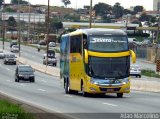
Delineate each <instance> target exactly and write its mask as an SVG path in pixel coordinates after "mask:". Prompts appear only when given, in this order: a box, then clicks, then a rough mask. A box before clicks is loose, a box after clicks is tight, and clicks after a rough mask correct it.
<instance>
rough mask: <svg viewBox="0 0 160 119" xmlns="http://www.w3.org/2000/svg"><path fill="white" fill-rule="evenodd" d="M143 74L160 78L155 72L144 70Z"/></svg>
mask: <svg viewBox="0 0 160 119" xmlns="http://www.w3.org/2000/svg"><path fill="white" fill-rule="evenodd" d="M141 73H142V75H144V76H148V77H155V78H160V75H159V74H157V73H156V72H155V71H152V70H142V71H141Z"/></svg>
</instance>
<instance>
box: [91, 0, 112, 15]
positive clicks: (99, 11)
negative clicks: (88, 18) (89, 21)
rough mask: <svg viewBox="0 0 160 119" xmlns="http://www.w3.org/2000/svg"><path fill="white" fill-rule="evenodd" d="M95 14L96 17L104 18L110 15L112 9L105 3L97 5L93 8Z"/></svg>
mask: <svg viewBox="0 0 160 119" xmlns="http://www.w3.org/2000/svg"><path fill="white" fill-rule="evenodd" d="M93 9H94V10H95V12H96V15H99V16H104V15H107V14H111V11H112V7H111V6H110V5H108V4H106V3H101V2H100V3H98V4H96V5H95V6H94V8H93Z"/></svg>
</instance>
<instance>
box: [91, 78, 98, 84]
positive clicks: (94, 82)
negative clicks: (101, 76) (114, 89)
mask: <svg viewBox="0 0 160 119" xmlns="http://www.w3.org/2000/svg"><path fill="white" fill-rule="evenodd" d="M90 83H92V84H95V85H97V84H99V83H98V81H96V80H93V79H91V80H90Z"/></svg>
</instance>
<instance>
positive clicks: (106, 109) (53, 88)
mask: <svg viewBox="0 0 160 119" xmlns="http://www.w3.org/2000/svg"><path fill="white" fill-rule="evenodd" d="M15 67H16V66H15V65H4V64H3V61H2V60H0V77H1V78H0V93H3V94H7V95H9V96H12V97H14V98H16V99H19V100H22V101H25V102H27V103H29V104H33V105H35V106H39V107H41V108H44V109H47V110H49V111H50V112H56V113H63V114H64V113H65V114H67V115H70V116H72V117H79V118H86V119H88V118H95V119H102V118H106V116H109V113H110V115H111V116H113V115H112V114H111V113H160V110H159V109H160V103H159V99H160V94H159V93H152V92H139V91H131V93H130V94H125V95H124V98H117V97H116V95H115V94H108V95H105V96H99V97H98V96H91V97H82V95H81V94H80V93H79V94H75V95H66V94H65V93H64V90H63V88H62V87H61V86H60V81H59V78H58V77H53V76H49V75H46V74H43V73H40V72H37V71H36V72H35V76H36V78H35V83H30V82H20V83H17V82H14V72H15ZM117 116H120V114H118V115H117ZM117 118H118V117H117ZM119 118H120V117H119ZM110 119H111V118H110Z"/></svg>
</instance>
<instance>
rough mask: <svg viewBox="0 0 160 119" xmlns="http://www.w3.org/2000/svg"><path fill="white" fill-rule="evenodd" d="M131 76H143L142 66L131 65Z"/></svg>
mask: <svg viewBox="0 0 160 119" xmlns="http://www.w3.org/2000/svg"><path fill="white" fill-rule="evenodd" d="M130 76H136V77H139V78H141V68H140V66H139V65H131V66H130Z"/></svg>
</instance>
